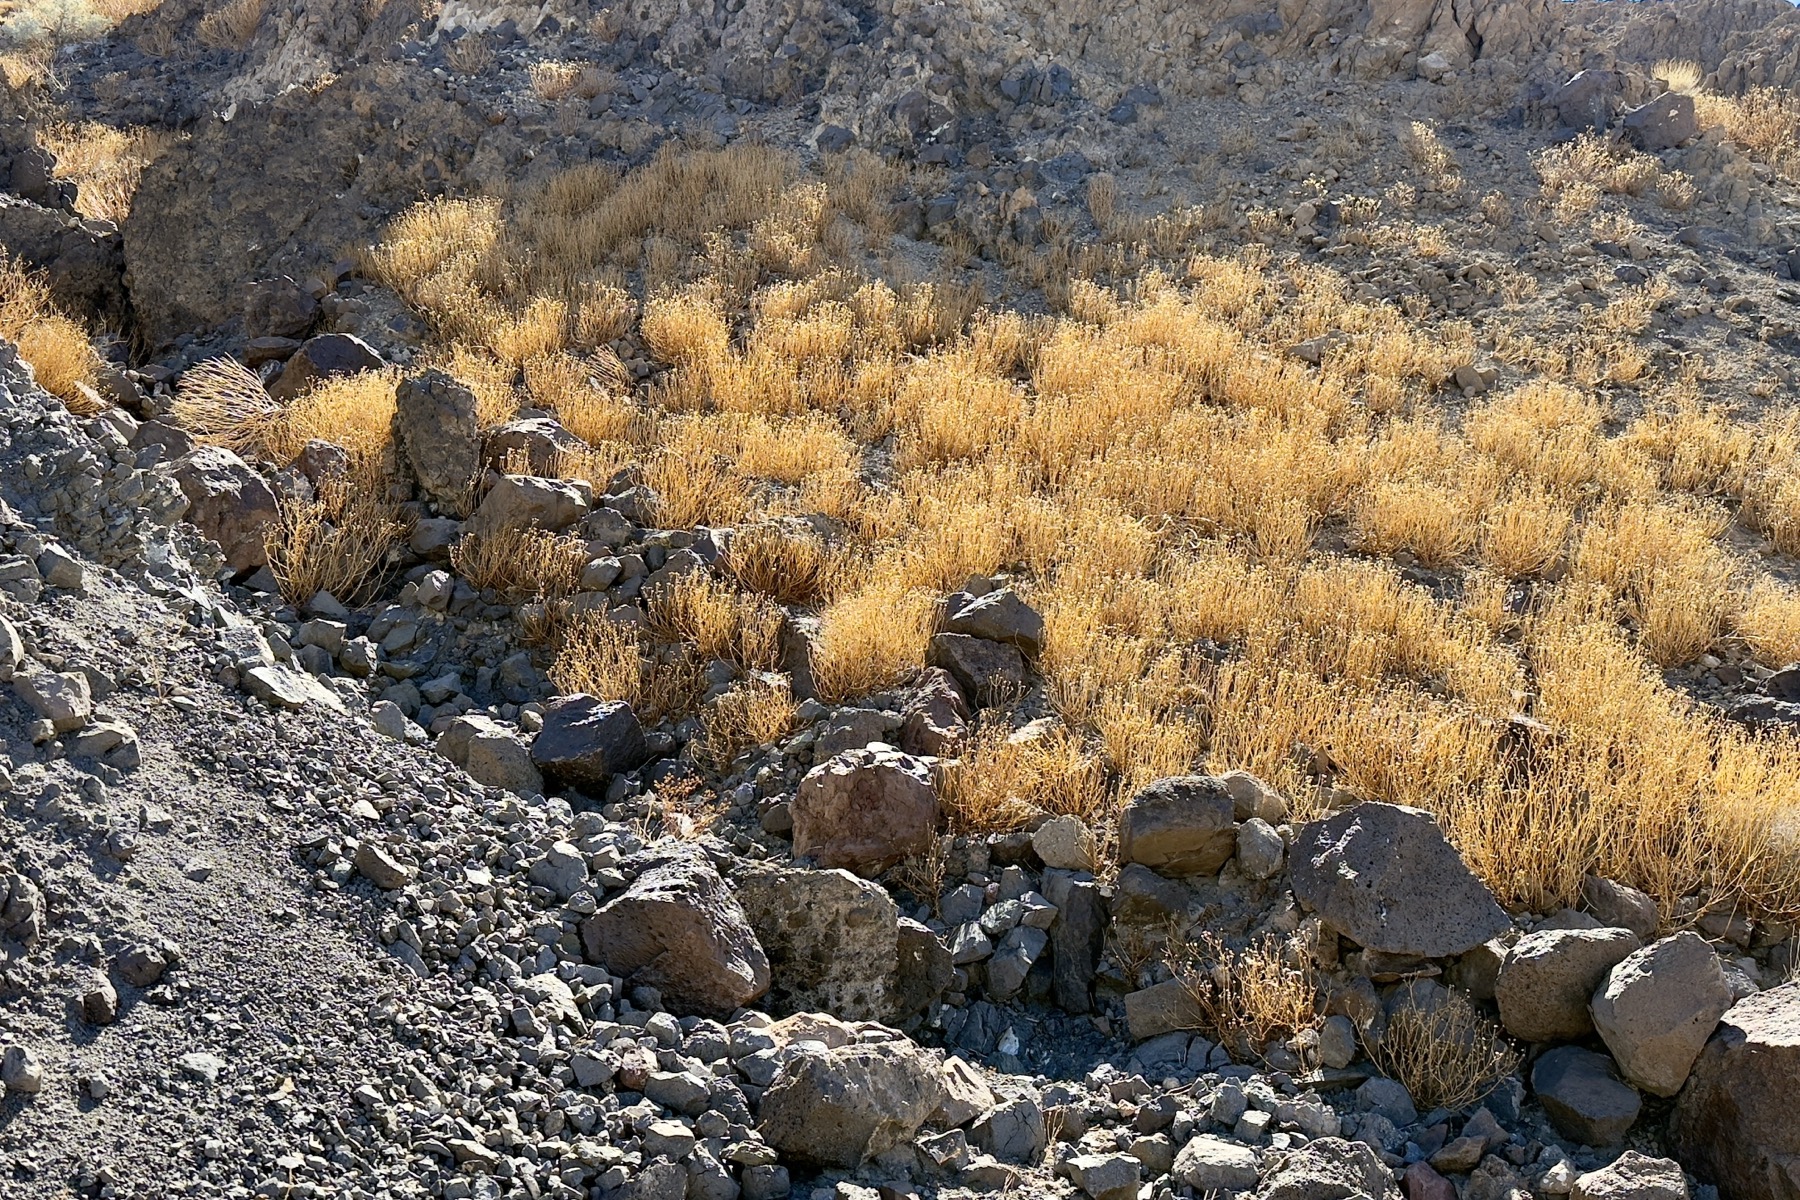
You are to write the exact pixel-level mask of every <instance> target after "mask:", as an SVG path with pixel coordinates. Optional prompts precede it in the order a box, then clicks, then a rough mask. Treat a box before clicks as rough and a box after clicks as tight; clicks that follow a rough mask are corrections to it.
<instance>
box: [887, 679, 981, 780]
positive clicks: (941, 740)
mask: <svg viewBox="0 0 1800 1200" xmlns="http://www.w3.org/2000/svg"><path fill="white" fill-rule="evenodd" d="M900 717H901V726H900V748H901V749H902V750H905V751H906V752H907V753H908V754H926V755H932V756H935V757H939V758H951V757H954V756H955V755H956V753H957V751H958V750H959V749H960V748H961V746H962V744H963V741H964V740H965V739H966V738H967V737H968V736H969V705H968V702H967V701H966V700H965V699H964V698H963V694H962V691H961V690H960V689H959V688H958V687H957V684H956V680H955V679H954V678H953V677H952V676H951V674H950V672H948V671H946V670H944V669H943V668H942V667H927V668H925V671H924V673H923V674H922V675H921V676H920V678H919V683H918V686H917V687H915V688H914V689H913V692H912V695H910V696H909V697H908V698H907V701H906V705H905V707H904V708H903V709H902V710H901V712H900Z"/></svg>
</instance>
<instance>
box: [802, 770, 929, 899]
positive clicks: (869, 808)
mask: <svg viewBox="0 0 1800 1200" xmlns="http://www.w3.org/2000/svg"><path fill="white" fill-rule="evenodd" d="M792 812H793V819H794V855H795V857H808V856H810V857H812V858H816V859H817V860H818V861H819V864H820V865H821V866H825V867H845V868H848V869H849V870H852V871H855V872H857V873H858V874H860V875H872V874H875V873H877V872H879V871H883V870H886V869H887V868H888V867H891V866H893V865H894V864H895V863H897V862H899V861H900V860H901V859H903V858H906V857H907V856H909V855H913V854H917V853H920V852H921V851H924V850H928V849H930V848H931V844H932V841H933V839H934V838H936V836H937V831H938V825H939V823H940V821H941V819H942V813H941V811H940V809H939V808H938V797H937V785H936V784H935V782H934V781H933V780H932V775H931V766H930V764H929V763H927V762H926V761H925V760H924V759H921V758H914V757H913V756H912V755H910V754H903V753H901V752H900V751H898V750H893V749H888V748H884V747H879V746H868V747H864V748H862V749H860V750H846V751H845V752H844V753H842V754H840V755H838V756H837V757H836V758H833V759H831V760H829V761H828V762H824V763H821V764H819V765H818V766H816V767H814V768H813V769H812V770H811V771H809V772H807V774H806V778H804V779H802V780H801V781H800V788H799V791H798V792H797V793H796V794H795V796H794V802H793V805H792Z"/></svg>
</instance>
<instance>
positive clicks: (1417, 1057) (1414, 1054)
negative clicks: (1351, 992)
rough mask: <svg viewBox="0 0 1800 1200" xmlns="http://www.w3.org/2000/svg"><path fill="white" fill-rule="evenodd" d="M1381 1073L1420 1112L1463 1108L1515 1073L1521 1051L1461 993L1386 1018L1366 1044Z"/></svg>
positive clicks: (1451, 992) (1401, 1009)
mask: <svg viewBox="0 0 1800 1200" xmlns="http://www.w3.org/2000/svg"><path fill="white" fill-rule="evenodd" d="M1365 1044H1366V1046H1367V1049H1368V1051H1369V1058H1370V1059H1371V1060H1372V1061H1373V1062H1374V1063H1375V1064H1376V1065H1377V1066H1379V1067H1380V1068H1381V1070H1382V1073H1383V1074H1385V1075H1388V1076H1390V1077H1391V1078H1393V1079H1397V1080H1399V1081H1400V1082H1401V1083H1402V1084H1404V1085H1405V1087H1406V1090H1407V1091H1408V1092H1409V1093H1410V1094H1411V1095H1412V1098H1413V1102H1414V1103H1416V1104H1417V1105H1418V1106H1419V1108H1420V1109H1421V1110H1426V1109H1434V1108H1445V1109H1449V1110H1450V1111H1452V1112H1456V1111H1459V1110H1461V1109H1464V1108H1467V1107H1468V1106H1469V1105H1471V1104H1474V1103H1475V1102H1476V1101H1478V1100H1480V1099H1481V1098H1482V1097H1484V1096H1486V1095H1487V1094H1488V1093H1489V1092H1491V1091H1492V1090H1493V1089H1494V1085H1495V1084H1497V1083H1499V1082H1500V1080H1502V1079H1505V1078H1506V1077H1507V1076H1509V1075H1511V1074H1512V1073H1513V1072H1514V1071H1515V1070H1517V1069H1518V1066H1519V1061H1520V1055H1519V1051H1518V1050H1517V1049H1516V1048H1515V1047H1514V1046H1513V1045H1512V1044H1511V1043H1510V1042H1508V1041H1507V1040H1506V1039H1505V1038H1504V1037H1503V1036H1501V1033H1500V1030H1499V1027H1498V1026H1496V1025H1495V1024H1494V1023H1493V1022H1492V1021H1490V1020H1488V1019H1487V1018H1486V1017H1484V1016H1482V1015H1481V1012H1480V1010H1479V1009H1477V1008H1476V1007H1475V1005H1474V1003H1473V1002H1472V1001H1471V1000H1470V999H1469V998H1468V997H1467V996H1466V995H1465V994H1464V993H1462V992H1460V991H1456V990H1454V989H1451V990H1449V991H1447V992H1446V993H1445V995H1444V997H1443V999H1442V1001H1441V1002H1440V1003H1438V1004H1437V1006H1436V1007H1434V1008H1426V1007H1424V1006H1421V1005H1415V1004H1406V1005H1402V1006H1401V1007H1399V1008H1396V1009H1395V1010H1394V1012H1393V1013H1392V1014H1390V1015H1389V1017H1388V1019H1387V1022H1386V1025H1385V1027H1384V1029H1383V1031H1382V1034H1381V1037H1380V1039H1379V1040H1376V1041H1373V1042H1368V1041H1365Z"/></svg>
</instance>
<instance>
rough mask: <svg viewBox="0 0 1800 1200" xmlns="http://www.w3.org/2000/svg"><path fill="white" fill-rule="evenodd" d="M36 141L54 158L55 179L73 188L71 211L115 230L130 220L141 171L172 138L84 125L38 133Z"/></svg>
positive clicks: (150, 131) (160, 133) (158, 132)
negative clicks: (73, 197) (73, 185)
mask: <svg viewBox="0 0 1800 1200" xmlns="http://www.w3.org/2000/svg"><path fill="white" fill-rule="evenodd" d="M38 140H39V141H40V142H42V143H43V146H44V148H45V149H46V150H48V151H50V153H52V154H54V155H55V156H56V177H57V178H58V179H66V180H68V181H69V182H71V183H73V184H75V185H76V189H77V190H76V200H75V208H76V210H77V211H78V212H80V213H81V215H82V216H84V217H90V218H93V219H95V220H101V221H111V222H112V223H113V224H115V225H120V224H123V223H124V221H125V218H126V217H128V216H130V215H131V201H132V198H133V197H135V196H136V195H137V188H138V180H139V179H140V178H141V177H142V176H143V173H144V168H145V167H147V166H149V165H150V164H151V163H152V162H155V161H156V159H157V157H158V156H160V155H161V154H162V153H163V152H164V151H165V150H167V149H168V148H169V147H170V146H171V145H172V144H174V142H175V141H176V140H177V135H175V134H171V133H169V132H167V131H165V130H160V129H113V128H111V127H110V126H107V125H101V124H99V123H97V122H94V121H84V122H82V123H81V124H78V125H56V126H51V127H49V128H46V129H43V130H41V131H39V134H38Z"/></svg>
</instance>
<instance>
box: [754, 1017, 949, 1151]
mask: <svg viewBox="0 0 1800 1200" xmlns="http://www.w3.org/2000/svg"><path fill="white" fill-rule="evenodd" d="M943 1097H944V1083H943V1078H942V1068H940V1067H939V1065H938V1063H937V1062H936V1061H935V1060H934V1059H933V1058H932V1057H931V1056H930V1055H928V1054H926V1053H925V1052H924V1051H922V1050H920V1049H919V1048H918V1047H917V1046H915V1045H913V1044H912V1043H911V1042H906V1041H893V1042H874V1043H867V1044H855V1045H849V1046H840V1047H837V1048H834V1049H826V1050H822V1051H814V1052H802V1053H798V1054H795V1055H794V1056H793V1057H792V1058H790V1059H788V1060H787V1061H786V1062H785V1063H783V1064H782V1066H781V1069H780V1070H779V1071H778V1072H777V1073H776V1075H775V1078H774V1081H773V1082H771V1083H770V1084H769V1090H768V1091H767V1092H766V1093H764V1095H763V1100H762V1108H761V1111H760V1112H759V1114H758V1121H757V1131H758V1132H760V1133H761V1134H762V1136H763V1139H764V1140H765V1141H767V1142H768V1143H769V1144H770V1145H771V1146H774V1147H775V1148H776V1149H777V1150H779V1151H781V1153H782V1155H783V1156H784V1157H787V1158H789V1159H791V1160H794V1161H797V1162H802V1163H809V1164H813V1165H816V1166H824V1167H855V1166H858V1165H859V1164H861V1163H862V1162H864V1161H865V1160H867V1159H870V1158H873V1157H874V1156H875V1155H878V1154H881V1153H882V1152H884V1151H886V1150H890V1149H892V1148H893V1147H895V1146H897V1145H899V1144H900V1143H902V1142H905V1141H908V1140H910V1139H911V1138H912V1136H913V1135H914V1134H916V1133H917V1132H918V1131H919V1127H920V1126H921V1125H923V1124H924V1123H925V1121H926V1119H927V1118H928V1117H930V1116H931V1114H932V1113H933V1112H935V1111H937V1108H938V1105H939V1104H940V1103H941V1102H942V1100H943Z"/></svg>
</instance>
